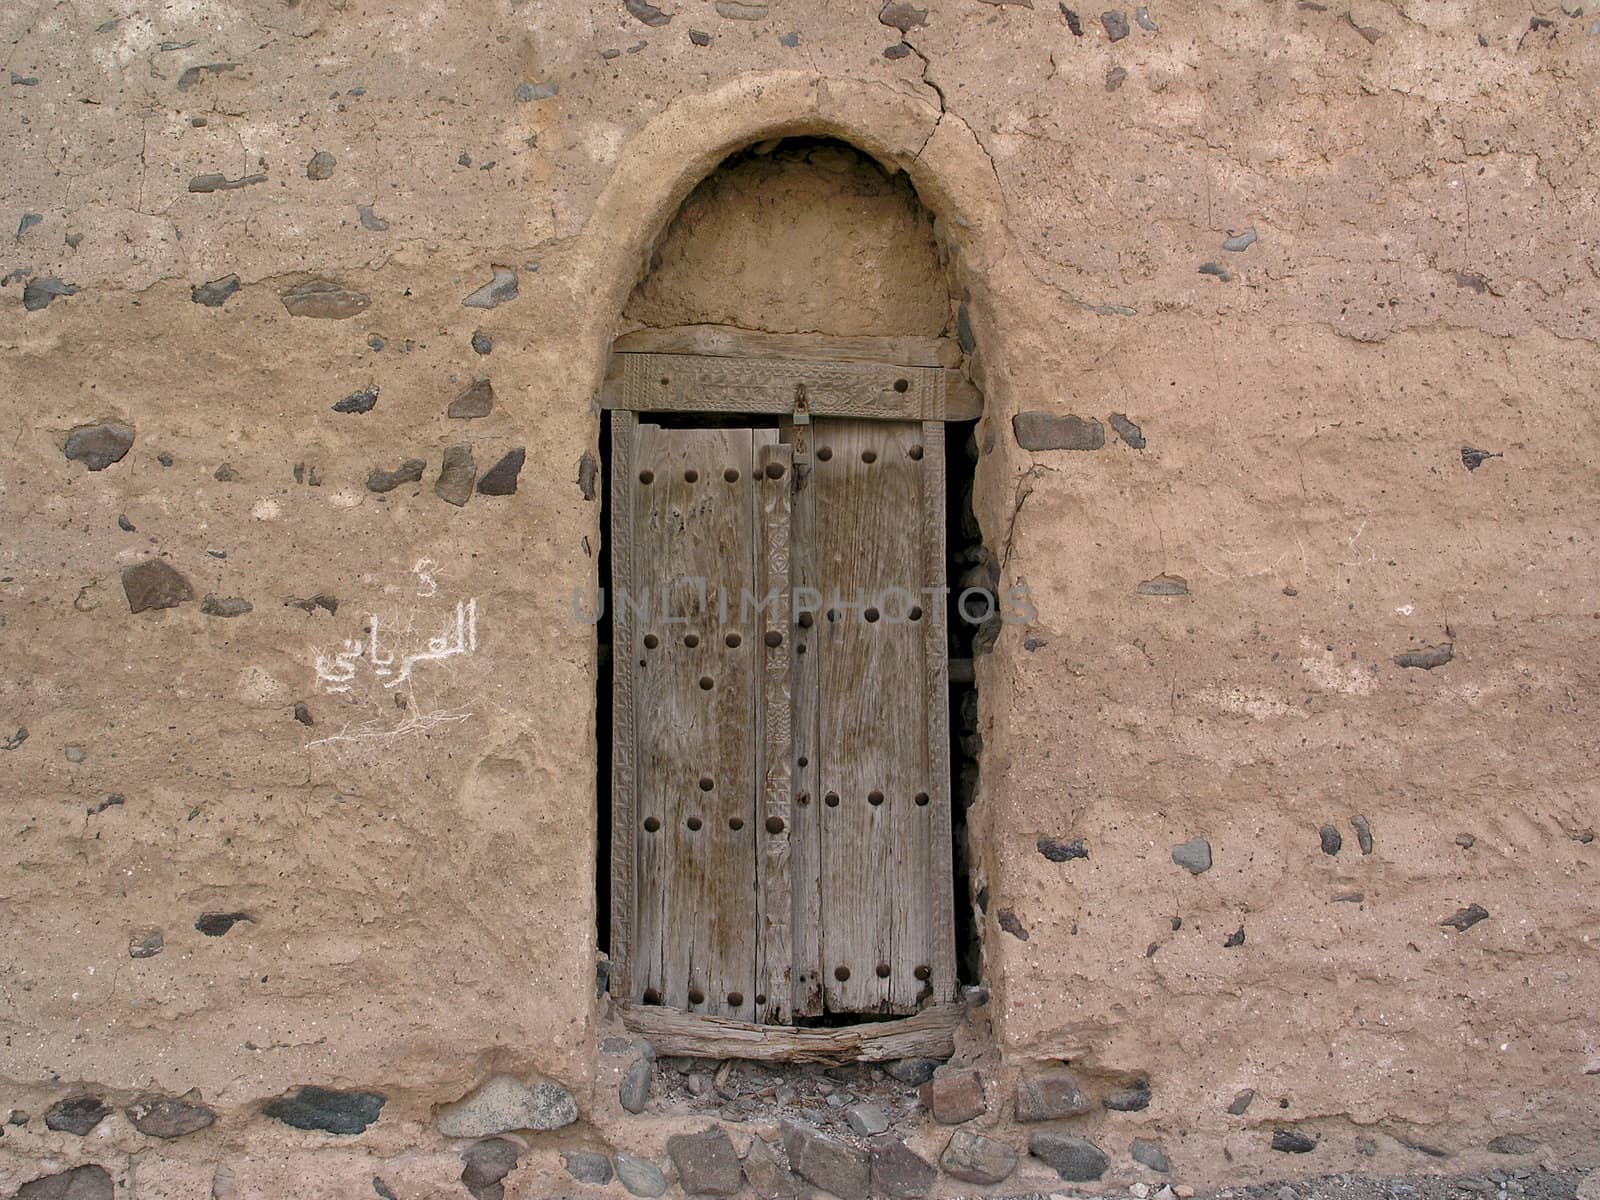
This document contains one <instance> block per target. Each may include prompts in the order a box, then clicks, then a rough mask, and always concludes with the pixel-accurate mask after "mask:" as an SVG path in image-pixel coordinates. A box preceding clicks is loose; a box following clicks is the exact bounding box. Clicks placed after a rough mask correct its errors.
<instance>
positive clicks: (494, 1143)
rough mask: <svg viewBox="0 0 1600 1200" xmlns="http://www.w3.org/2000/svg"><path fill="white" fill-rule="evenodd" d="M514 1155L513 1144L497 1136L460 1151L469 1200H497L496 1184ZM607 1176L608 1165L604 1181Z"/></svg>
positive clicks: (514, 1159)
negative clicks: (470, 1197) (470, 1198)
mask: <svg viewBox="0 0 1600 1200" xmlns="http://www.w3.org/2000/svg"><path fill="white" fill-rule="evenodd" d="M517 1154H518V1147H517V1144H516V1143H515V1142H512V1141H508V1140H507V1139H505V1138H498V1137H497V1138H489V1139H488V1140H486V1141H482V1142H477V1143H474V1144H473V1145H471V1146H468V1147H467V1148H466V1150H464V1151H462V1154H461V1183H462V1186H464V1187H465V1188H466V1189H467V1191H469V1192H471V1193H472V1196H473V1200H501V1198H502V1197H503V1196H504V1195H505V1190H506V1189H505V1185H504V1184H503V1183H501V1182H500V1181H501V1180H502V1179H504V1178H505V1177H506V1176H507V1175H509V1174H511V1172H512V1171H513V1170H515V1169H516V1166H517ZM600 1157H603V1156H600ZM610 1177H611V1168H610V1165H609V1164H608V1165H607V1167H606V1178H607V1179H610Z"/></svg>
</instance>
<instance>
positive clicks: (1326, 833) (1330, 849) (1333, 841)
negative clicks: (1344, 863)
mask: <svg viewBox="0 0 1600 1200" xmlns="http://www.w3.org/2000/svg"><path fill="white" fill-rule="evenodd" d="M1317 839H1318V840H1319V841H1320V842H1321V843H1322V852H1323V853H1324V854H1326V855H1328V856H1329V857H1332V856H1333V855H1335V854H1338V853H1339V851H1341V850H1343V849H1344V838H1342V837H1340V836H1339V831H1338V830H1337V829H1335V828H1334V827H1333V826H1332V825H1324V826H1323V827H1322V828H1321V829H1319V830H1317Z"/></svg>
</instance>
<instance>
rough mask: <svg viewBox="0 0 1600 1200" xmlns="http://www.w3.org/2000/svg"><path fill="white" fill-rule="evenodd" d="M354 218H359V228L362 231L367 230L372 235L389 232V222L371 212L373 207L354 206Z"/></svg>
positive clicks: (367, 205) (368, 205)
mask: <svg viewBox="0 0 1600 1200" xmlns="http://www.w3.org/2000/svg"><path fill="white" fill-rule="evenodd" d="M356 216H358V217H360V218H361V227H362V228H363V229H369V230H371V231H372V232H373V233H387V232H388V230H389V222H387V221H385V220H384V219H383V218H382V217H380V216H379V215H378V214H377V213H376V212H375V211H373V207H372V205H370V204H358V205H356Z"/></svg>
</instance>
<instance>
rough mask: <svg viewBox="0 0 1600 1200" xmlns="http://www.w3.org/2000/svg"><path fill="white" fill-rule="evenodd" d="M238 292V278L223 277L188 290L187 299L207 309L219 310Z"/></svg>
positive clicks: (235, 276) (233, 276)
mask: <svg viewBox="0 0 1600 1200" xmlns="http://www.w3.org/2000/svg"><path fill="white" fill-rule="evenodd" d="M238 291H239V277H238V276H237V275H224V276H223V277H222V278H221V279H213V280H211V281H210V282H209V283H202V284H201V285H200V286H199V287H196V288H190V289H189V299H191V300H193V301H194V302H195V303H196V304H203V305H205V306H206V307H207V308H221V307H222V306H223V305H224V304H226V303H227V302H228V298H229V297H230V296H233V295H236V294H237V293H238Z"/></svg>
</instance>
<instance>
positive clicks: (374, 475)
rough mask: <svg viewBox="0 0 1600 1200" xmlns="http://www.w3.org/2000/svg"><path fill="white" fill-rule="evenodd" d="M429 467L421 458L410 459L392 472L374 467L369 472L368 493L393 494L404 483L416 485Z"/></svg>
mask: <svg viewBox="0 0 1600 1200" xmlns="http://www.w3.org/2000/svg"><path fill="white" fill-rule="evenodd" d="M427 465H428V464H427V463H425V462H423V461H422V460H421V459H420V458H408V459H406V460H405V462H403V463H401V464H400V465H399V466H398V467H396V468H395V469H394V470H392V471H380V470H378V469H377V468H376V467H374V468H373V469H372V470H370V471H368V472H367V491H369V492H392V491H394V489H395V488H397V487H399V486H400V485H401V484H403V483H416V482H417V481H418V480H420V479H421V478H422V472H423V470H424V469H426V467H427Z"/></svg>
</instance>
